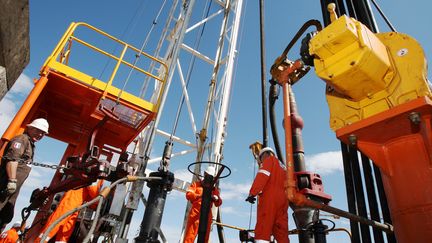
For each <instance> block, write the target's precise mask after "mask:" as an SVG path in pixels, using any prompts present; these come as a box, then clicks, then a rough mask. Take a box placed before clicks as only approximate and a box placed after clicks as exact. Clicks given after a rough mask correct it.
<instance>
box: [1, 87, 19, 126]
mask: <svg viewBox="0 0 432 243" xmlns="http://www.w3.org/2000/svg"><path fill="white" fill-rule="evenodd" d="M16 111H17V105H16V104H15V103H14V102H13V101H12V100H11V99H10V98H9V97H8V95H6V96H5V97H3V99H2V100H1V102H0V121H1V122H0V132H1V133H2V134H3V133H4V131H5V130H6V129H7V127H8V126H9V123H10V122H11V121H12V119H13V117H14V116H15V113H16Z"/></svg>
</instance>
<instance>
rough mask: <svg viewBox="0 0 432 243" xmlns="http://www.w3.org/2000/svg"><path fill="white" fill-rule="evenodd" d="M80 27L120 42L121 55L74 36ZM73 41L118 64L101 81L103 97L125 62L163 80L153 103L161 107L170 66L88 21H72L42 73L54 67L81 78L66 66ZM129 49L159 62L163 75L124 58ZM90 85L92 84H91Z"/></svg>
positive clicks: (147, 74) (135, 68)
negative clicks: (105, 78) (103, 86)
mask: <svg viewBox="0 0 432 243" xmlns="http://www.w3.org/2000/svg"><path fill="white" fill-rule="evenodd" d="M78 27H85V28H87V29H89V30H91V31H93V32H96V33H98V34H100V35H102V36H104V37H107V38H109V39H111V40H113V41H114V42H116V43H118V44H120V45H121V46H123V50H122V52H121V54H120V56H116V55H113V54H111V53H108V52H107V51H105V50H102V49H101V48H99V47H96V46H94V45H92V44H90V43H88V42H87V41H85V40H83V39H84V38H78V37H76V36H74V34H75V32H76V30H77V28H78ZM72 42H77V43H79V44H81V45H83V46H84V47H86V48H89V49H91V50H93V51H96V52H98V53H101V54H103V55H105V56H107V57H109V58H111V59H113V60H115V61H116V65H115V67H114V69H113V70H112V73H111V75H110V76H109V80H108V81H107V82H104V81H100V82H102V83H106V87H105V89H104V90H103V95H102V97H101V99H103V98H104V97H106V96H107V93H110V94H111V92H110V91H111V90H112V89H110V88H109V87H110V86H111V85H112V82H113V80H114V79H115V77H116V74H117V72H118V70H119V67H120V65H121V64H124V65H126V66H128V67H130V68H132V69H133V70H135V71H137V72H139V73H142V74H144V75H146V76H148V77H151V78H153V79H154V80H157V81H159V82H161V85H162V88H161V89H159V94H158V99H157V101H156V103H154V104H153V105H154V106H155V109H158V108H159V104H160V101H161V94H162V92H163V89H164V83H165V81H166V79H167V76H168V66H167V65H166V64H165V63H164V62H163V61H162V60H159V59H157V58H156V57H153V56H151V55H149V54H147V53H145V52H143V51H141V50H139V49H138V48H136V47H134V46H132V45H129V44H128V43H126V42H124V41H121V40H119V39H117V38H115V37H113V36H111V35H109V34H107V33H105V32H104V31H102V30H99V29H97V28H95V27H93V26H91V25H89V24H87V23H83V22H78V23H74V22H73V23H71V25H70V26H69V27H68V29H67V30H66V32H65V33H64V35H63V36H62V38H61V39H60V41H59V42H58V44H57V46H56V47H55V48H54V50H53V52H52V53H51V55H50V56H49V57H48V58H47V60H46V61H45V63H44V65H43V67H42V69H41V75H46V73H44V72H45V70H50V69H54V70H57V71H62V72H65V74H67V75H68V76H70V77H73V78H76V79H77V80H79V77H80V76H79V75H77V73H79V72H74V71H71V70H74V69H71V68H66V67H65V66H68V60H69V57H70V55H71V53H72V50H71V48H72ZM127 50H132V51H133V52H134V53H135V55H136V56H144V57H146V58H148V59H150V60H151V61H154V62H157V63H159V64H160V65H161V68H162V69H161V70H162V72H161V75H159V76H156V75H155V74H152V73H150V70H149V71H146V70H144V69H143V68H140V67H137V66H135V65H134V64H131V63H129V62H128V61H125V60H123V58H124V55H125V53H126V52H127ZM58 64H62V65H65V66H62V65H58ZM62 67H64V68H62ZM74 75H75V76H74ZM80 81H81V80H80ZM89 85H91V84H89ZM120 93H121V92H120ZM120 93H118V94H111V95H112V96H118V95H120ZM122 97H123V95H122ZM122 97H120V98H122ZM127 97H128V102H130V103H133V104H136V103H142V102H134V100H135V101H136V99H140V98H139V97H137V96H134V95H132V94H130V95H127ZM154 111H155V112H156V110H154Z"/></svg>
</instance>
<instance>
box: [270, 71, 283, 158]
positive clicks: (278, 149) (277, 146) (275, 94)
mask: <svg viewBox="0 0 432 243" xmlns="http://www.w3.org/2000/svg"><path fill="white" fill-rule="evenodd" d="M277 88H278V87H277V85H276V82H275V81H274V80H273V79H271V80H270V90H269V103H270V104H269V106H270V107H269V109H270V128H271V133H272V137H273V143H274V146H275V149H276V154H277V157H278V159H279V160H280V161H281V162H282V163H284V164H285V160H284V157H283V154H282V150H281V147H280V143H279V135H278V134H279V133H278V130H277V122H276V120H277V119H276V109H275V104H276V100H277V99H278V98H279V96H278V92H277Z"/></svg>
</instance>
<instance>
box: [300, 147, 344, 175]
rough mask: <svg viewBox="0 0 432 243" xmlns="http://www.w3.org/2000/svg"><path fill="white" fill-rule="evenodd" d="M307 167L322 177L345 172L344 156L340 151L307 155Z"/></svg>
mask: <svg viewBox="0 0 432 243" xmlns="http://www.w3.org/2000/svg"><path fill="white" fill-rule="evenodd" d="M306 166H307V169H308V170H309V171H313V172H316V173H318V174H320V175H326V174H327V175H328V174H332V173H335V172H340V171H343V164H342V154H341V152H340V151H329V152H323V153H319V154H313V155H306Z"/></svg>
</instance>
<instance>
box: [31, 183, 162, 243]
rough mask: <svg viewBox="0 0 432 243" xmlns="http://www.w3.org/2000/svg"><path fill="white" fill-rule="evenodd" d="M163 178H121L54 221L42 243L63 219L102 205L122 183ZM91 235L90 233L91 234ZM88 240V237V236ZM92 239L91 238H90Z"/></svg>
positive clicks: (45, 233)
mask: <svg viewBox="0 0 432 243" xmlns="http://www.w3.org/2000/svg"><path fill="white" fill-rule="evenodd" d="M160 179H161V177H140V176H127V177H124V178H121V179H119V180H117V181H115V182H113V183H112V184H111V185H109V186H108V187H105V188H104V189H103V190H102V191H101V192H100V193H99V195H98V196H97V197H95V198H93V199H92V200H90V201H88V202H87V203H84V204H83V205H81V206H79V207H77V208H74V209H72V210H70V211H68V212H67V213H65V214H63V215H62V216H61V217H60V218H58V219H57V220H56V221H54V222H53V223H52V224H51V225H50V226H49V227H48V229H47V230H46V231H45V232H44V233H43V235H42V237H41V240H40V242H45V240H46V238H47V237H48V234H49V233H50V232H51V231H52V230H53V229H54V227H55V226H56V225H58V224H59V223H60V222H61V221H62V220H63V219H65V218H66V217H68V216H69V215H71V214H73V213H75V212H78V211H80V210H81V209H83V208H86V207H88V206H90V205H93V204H94V203H96V202H98V201H99V205H101V204H102V202H103V200H104V199H105V198H106V197H107V196H108V194H109V192H110V191H111V189H112V188H114V187H115V186H117V184H119V183H122V182H125V181H127V182H129V181H137V180H145V181H151V180H160ZM99 205H98V209H99V210H97V211H100V207H99ZM96 216H98V212H96ZM96 216H95V220H93V223H92V226H91V228H94V227H95V226H93V224H96V223H95V222H97V220H96ZM88 235H90V232H89V234H88ZM86 238H87V236H86ZM89 238H90V237H89Z"/></svg>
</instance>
